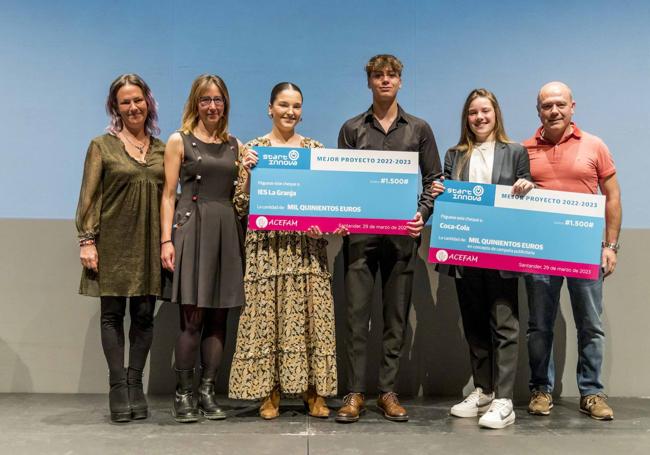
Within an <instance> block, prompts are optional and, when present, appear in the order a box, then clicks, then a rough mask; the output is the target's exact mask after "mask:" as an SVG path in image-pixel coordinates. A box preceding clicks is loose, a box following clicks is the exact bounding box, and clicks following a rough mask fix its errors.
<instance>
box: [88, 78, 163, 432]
mask: <svg viewBox="0 0 650 455" xmlns="http://www.w3.org/2000/svg"><path fill="white" fill-rule="evenodd" d="M106 112H107V113H108V114H109V116H110V118H111V121H110V124H109V126H108V128H107V130H108V133H106V134H104V135H102V136H98V137H96V138H95V139H93V140H92V141H91V143H90V146H89V147H88V152H87V154H86V162H85V165H84V174H83V182H82V184H81V194H80V195H79V205H78V206H77V215H76V223H77V231H78V232H79V246H80V259H81V264H82V265H83V267H84V270H83V274H82V277H81V286H80V289H79V292H80V293H81V294H84V295H88V296H93V297H99V298H100V301H101V338H102V348H103V349H104V355H105V356H106V361H107V363H108V371H109V383H110V393H109V395H108V399H109V405H110V411H111V420H112V421H113V422H128V421H129V420H131V419H144V418H146V417H147V415H148V408H147V401H146V399H145V396H144V391H143V390H142V371H143V370H144V366H145V362H146V360H147V355H148V354H149V348H150V347H151V341H152V338H153V313H154V307H155V303H156V296H158V295H160V263H159V261H158V256H159V254H160V237H159V235H160V227H159V225H158V222H159V214H158V207H159V205H160V192H161V190H162V183H163V151H164V148H165V144H164V143H163V142H162V141H161V140H159V139H157V138H156V137H154V136H155V135H157V134H159V133H160V130H159V129H158V125H157V123H158V115H157V113H156V101H155V100H154V98H153V95H152V94H151V90H149V87H148V86H147V84H146V83H145V82H144V81H143V80H142V78H141V77H140V76H138V75H137V74H123V75H121V76H119V77H118V78H117V79H115V80H114V81H113V83H112V84H111V87H110V89H109V93H108V99H107V100H106ZM127 298H128V300H129V313H130V315H131V327H130V329H129V341H130V347H129V363H128V365H129V367H128V370H127V371H126V372H125V371H124V314H125V311H126V300H127Z"/></svg>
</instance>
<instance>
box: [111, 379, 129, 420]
mask: <svg viewBox="0 0 650 455" xmlns="http://www.w3.org/2000/svg"><path fill="white" fill-rule="evenodd" d="M108 382H109V384H110V386H111V390H110V392H108V406H109V408H110V410H111V421H112V422H129V421H131V406H130V405H129V387H128V386H127V384H126V372H125V371H124V369H122V370H119V371H117V372H111V373H109V379H108Z"/></svg>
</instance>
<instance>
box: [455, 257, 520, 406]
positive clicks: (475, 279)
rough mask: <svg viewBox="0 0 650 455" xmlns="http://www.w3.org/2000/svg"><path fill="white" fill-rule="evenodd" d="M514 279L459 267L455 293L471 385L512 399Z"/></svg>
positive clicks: (515, 339) (516, 311) (516, 312)
mask: <svg viewBox="0 0 650 455" xmlns="http://www.w3.org/2000/svg"><path fill="white" fill-rule="evenodd" d="M517 282H518V279H517V278H502V277H501V275H500V274H499V272H498V271H496V270H488V269H477V268H473V267H464V268H463V277H462V278H456V292H457V294H458V303H459V305H460V313H461V317H462V319H463V330H464V331H465V339H466V340H467V344H468V345H469V356H470V363H471V365H472V374H473V376H474V386H475V387H480V388H482V389H483V391H484V392H485V393H490V392H494V394H495V397H496V398H509V399H512V394H513V389H514V385H515V374H516V371H517V354H518V350H519V348H518V340H519V308H518V293H517Z"/></svg>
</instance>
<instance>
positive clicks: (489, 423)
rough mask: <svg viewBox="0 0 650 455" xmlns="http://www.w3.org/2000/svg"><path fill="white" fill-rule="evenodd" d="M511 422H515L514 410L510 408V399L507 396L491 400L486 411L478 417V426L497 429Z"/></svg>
mask: <svg viewBox="0 0 650 455" xmlns="http://www.w3.org/2000/svg"><path fill="white" fill-rule="evenodd" d="M513 423H515V411H514V410H513V409H512V400H509V399H507V398H497V399H496V400H493V401H492V404H491V405H490V409H488V412H486V413H485V415H484V416H483V417H481V418H480V419H478V424H479V426H482V427H485V428H494V429H497V430H498V429H501V428H505V427H507V426H508V425H512V424H513Z"/></svg>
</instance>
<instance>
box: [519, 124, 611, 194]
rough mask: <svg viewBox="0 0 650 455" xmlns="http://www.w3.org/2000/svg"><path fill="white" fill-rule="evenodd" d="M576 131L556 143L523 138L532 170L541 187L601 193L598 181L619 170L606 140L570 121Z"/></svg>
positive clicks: (539, 130) (539, 133) (539, 132)
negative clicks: (615, 165)
mask: <svg viewBox="0 0 650 455" xmlns="http://www.w3.org/2000/svg"><path fill="white" fill-rule="evenodd" d="M571 126H573V131H572V132H571V134H567V135H566V136H564V137H563V138H562V139H561V140H560V142H558V143H557V144H551V143H550V142H547V141H546V140H545V139H544V138H543V137H542V128H541V127H540V128H539V129H538V130H537V131H536V132H535V136H533V137H531V138H530V139H528V140H526V141H524V146H525V147H526V148H527V149H528V156H529V158H530V173H531V175H532V176H533V182H535V185H537V186H538V187H539V188H544V189H547V190H558V191H573V192H575V193H591V194H598V183H599V182H600V181H602V180H604V179H606V178H607V177H610V176H612V175H614V174H615V173H616V168H615V167H614V160H613V159H612V155H611V154H610V153H609V149H608V148H607V146H606V145H605V143H604V142H603V141H602V140H601V139H600V138H598V137H596V136H594V135H593V134H589V133H587V132H585V131H582V130H580V129H579V128H578V127H577V126H576V125H575V123H571Z"/></svg>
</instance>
